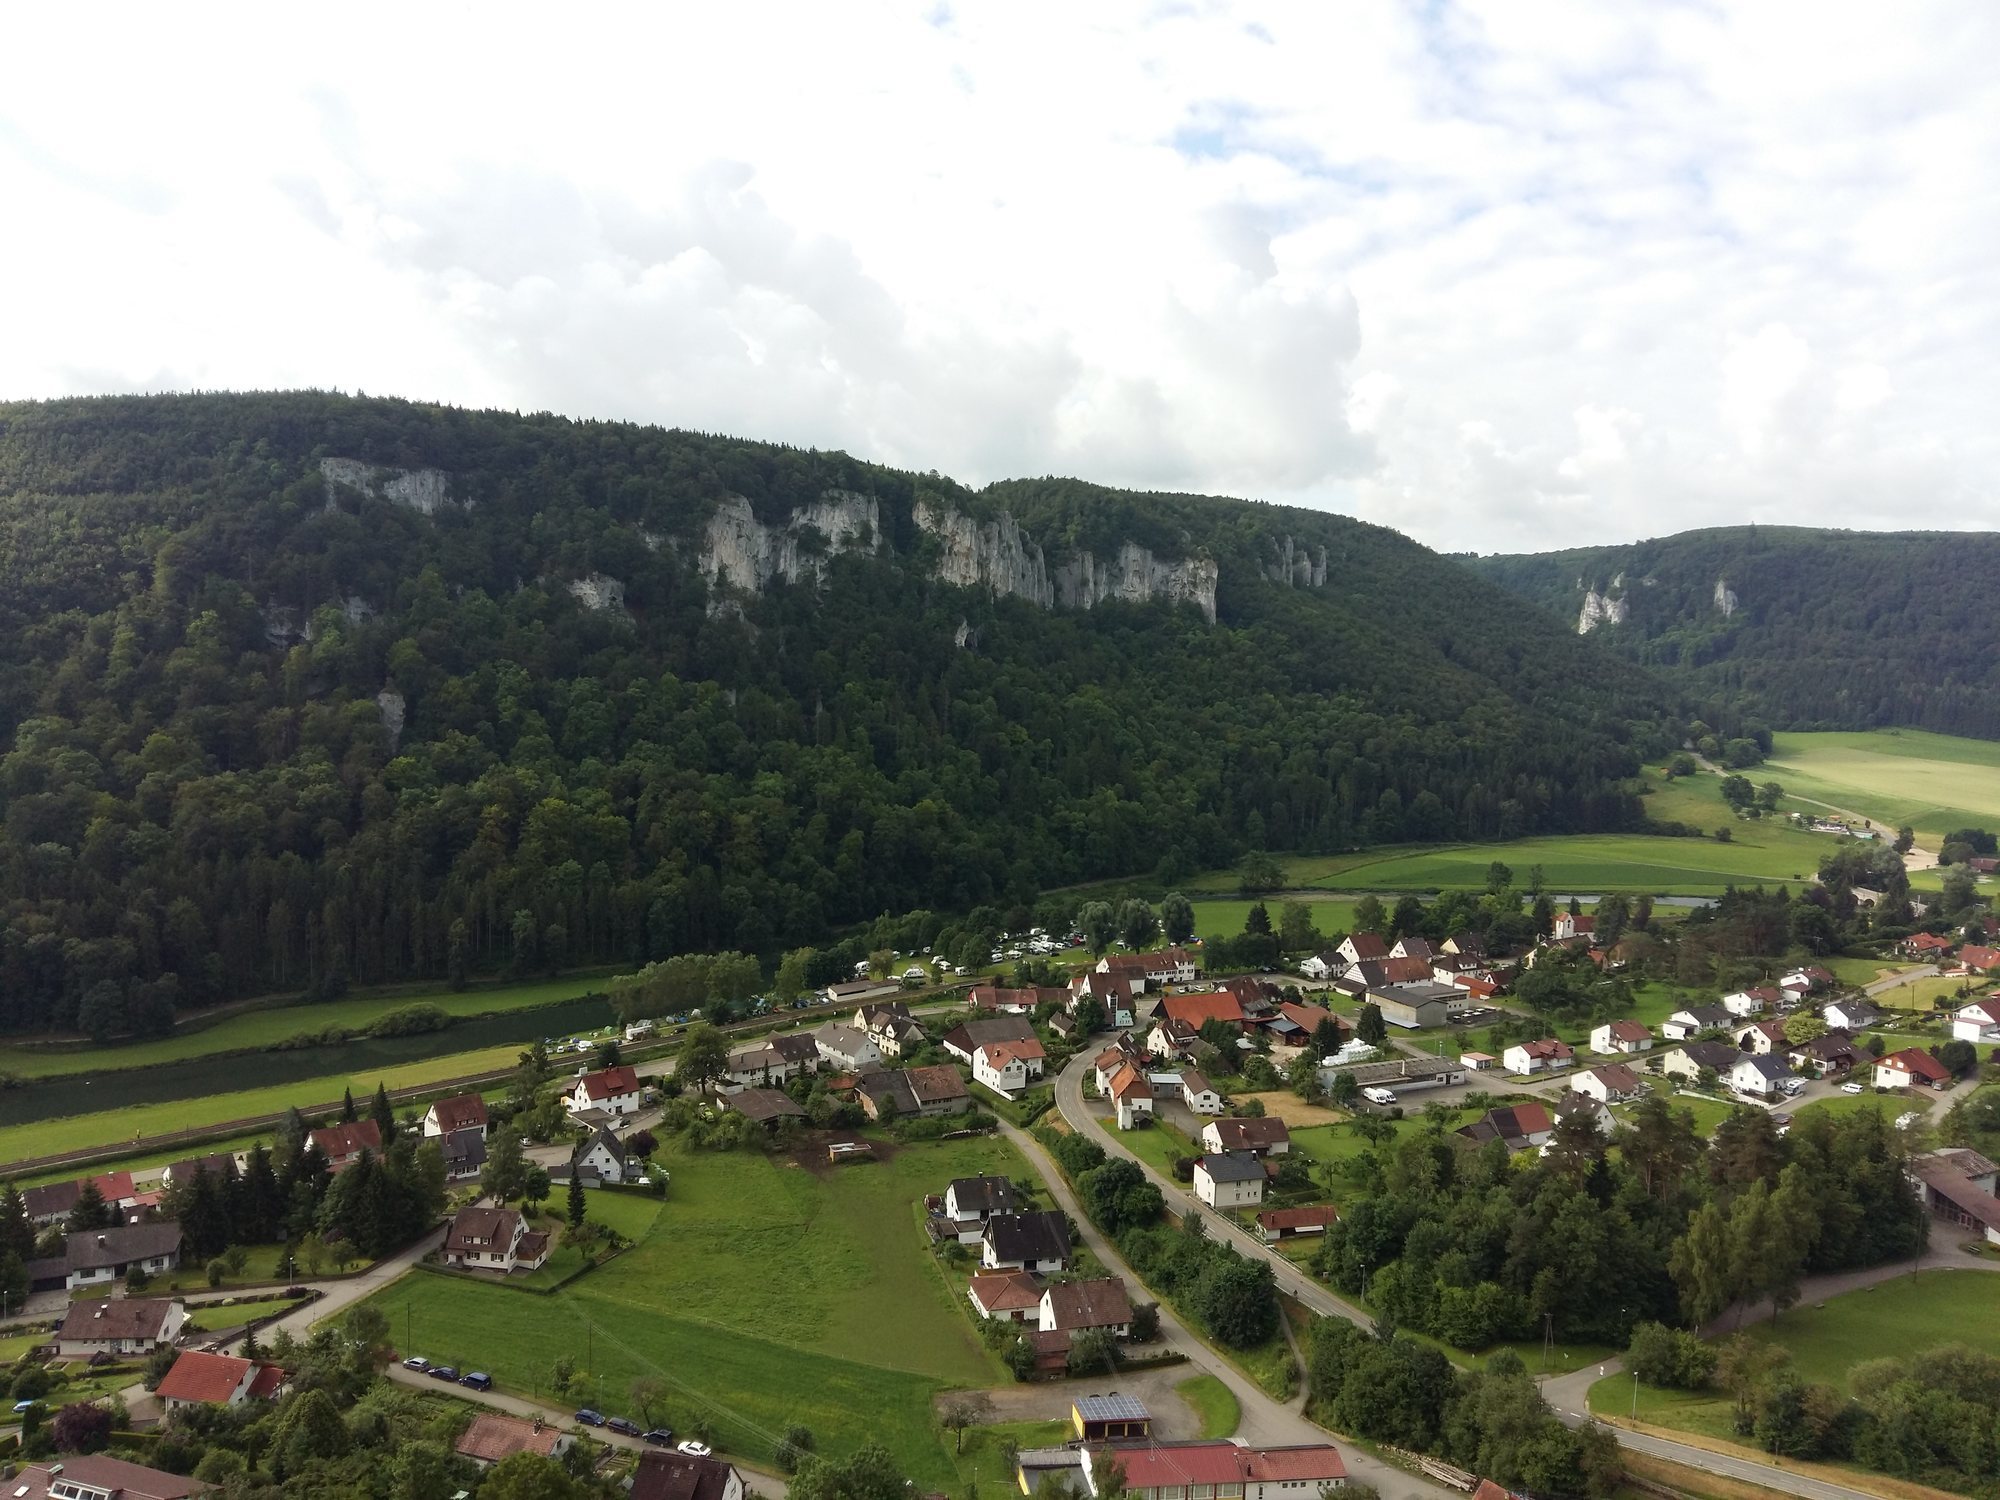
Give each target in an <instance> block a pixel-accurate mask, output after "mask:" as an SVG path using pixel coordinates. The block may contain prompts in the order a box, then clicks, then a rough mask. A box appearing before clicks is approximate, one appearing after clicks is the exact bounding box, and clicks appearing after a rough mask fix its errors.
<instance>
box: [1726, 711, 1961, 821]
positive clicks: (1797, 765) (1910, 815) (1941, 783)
mask: <svg viewBox="0 0 2000 1500" xmlns="http://www.w3.org/2000/svg"><path fill="white" fill-rule="evenodd" d="M1767 771H1768V772H1769V774H1770V778H1771V779H1774V780H1776V781H1778V782H1780V783H1781V784H1782V785H1783V786H1784V788H1785V791H1786V792H1787V794H1789V795H1793V796H1798V797H1810V798H1815V799H1817V800H1819V801H1821V802H1826V803H1831V804H1832V805H1834V806H1836V807H1845V808H1848V809H1851V810H1852V811H1854V812H1857V813H1859V814H1861V815H1862V816H1863V817H1865V818H1872V819H1873V820H1874V821H1876V822H1877V823H1880V824H1886V825H1887V826H1888V827H1889V828H1890V829H1891V830H1893V829H1895V828H1897V827H1899V826H1901V825H1903V824H1905V823H1907V824H1908V825H1909V826H1910V827H1912V828H1914V829H1916V830H1917V831H1918V832H1919V833H1928V834H1930V835H1932V836H1933V837H1936V836H1938V835H1941V834H1944V833H1947V832H1949V831H1950V830H1951V829H1953V828H1960V827H1965V826H1967V825H1970V826H1974V827H1992V826H1995V825H1996V824H2000V745H1996V744H1991V743H1988V742H1987V741H1985V740H1971V739H1961V738H1959V737H1957V736H1954V735H1946V734H1930V733H1927V732H1925V731H1923V730H1917V729H1900V730H1894V729H1890V730H1876V731H1871V732H1865V733H1825V734H1781V735H1778V736H1776V738H1775V739H1774V740H1773V742H1772V750H1771V758H1770V760H1769V762H1767V763H1766V764H1765V765H1763V766H1759V767H1757V769H1756V772H1755V775H1756V776H1758V777H1762V776H1763V775H1764V774H1765V773H1766V772H1767Z"/></svg>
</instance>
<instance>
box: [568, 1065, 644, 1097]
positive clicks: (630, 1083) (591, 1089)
mask: <svg viewBox="0 0 2000 1500" xmlns="http://www.w3.org/2000/svg"><path fill="white" fill-rule="evenodd" d="M576 1082H577V1086H578V1087H579V1088H581V1089H582V1090H583V1097H584V1098H586V1099H614V1098H616V1097H617V1096H618V1095H620V1094H636V1093H638V1092H639V1075H638V1074H637V1073H636V1072H634V1071H633V1070H632V1068H631V1067H629V1066H627V1065H625V1064H620V1065H619V1066H618V1067H615V1068H600V1069H599V1070H598V1071H597V1072H595V1073H586V1074H584V1075H583V1077H581V1078H579V1079H577V1081H576Z"/></svg>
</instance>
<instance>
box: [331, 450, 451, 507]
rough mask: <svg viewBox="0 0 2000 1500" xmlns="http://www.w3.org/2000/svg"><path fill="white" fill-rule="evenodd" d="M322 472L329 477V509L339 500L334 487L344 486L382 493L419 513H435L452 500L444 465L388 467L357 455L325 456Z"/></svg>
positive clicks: (382, 495)
mask: <svg viewBox="0 0 2000 1500" xmlns="http://www.w3.org/2000/svg"><path fill="white" fill-rule="evenodd" d="M319 472H320V477H321V478H323V479H324V480H325V481H326V506H327V509H328V510H331V509H333V507H334V505H335V504H336V502H337V497H336V495H335V493H334V492H335V490H336V489H339V488H343V487H344V488H346V489H350V490H359V491H360V492H361V493H362V494H364V495H375V496H379V497H380V498H381V499H384V500H387V501H390V502H391V503H392V504H396V505H401V506H403V507H405V508H406V509H409V510H413V511H416V512H417V513H418V514H419V515H426V516H434V515H436V514H437V513H438V512H439V511H440V510H442V509H443V508H444V507H445V506H447V505H449V504H451V503H452V501H451V492H450V483H449V480H448V477H447V476H446V474H445V472H444V470H442V469H387V468H382V467H380V466H378V465H376V464H366V463H363V462H362V461H361V460H360V459H358V458H323V459H321V460H320V461H319Z"/></svg>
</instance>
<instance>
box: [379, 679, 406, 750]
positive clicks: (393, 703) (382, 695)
mask: <svg viewBox="0 0 2000 1500" xmlns="http://www.w3.org/2000/svg"><path fill="white" fill-rule="evenodd" d="M375 706H376V707H377V708H379V709H381V710H382V727H383V728H384V729H386V730H387V731H388V732H389V753H390V754H392V755H393V754H395V752H396V747H397V746H398V745H400V744H402V743H403V695H402V694H401V693H399V692H397V691H396V690H395V689H394V688H386V687H385V688H383V689H382V691H381V692H379V693H377V694H376V695H375Z"/></svg>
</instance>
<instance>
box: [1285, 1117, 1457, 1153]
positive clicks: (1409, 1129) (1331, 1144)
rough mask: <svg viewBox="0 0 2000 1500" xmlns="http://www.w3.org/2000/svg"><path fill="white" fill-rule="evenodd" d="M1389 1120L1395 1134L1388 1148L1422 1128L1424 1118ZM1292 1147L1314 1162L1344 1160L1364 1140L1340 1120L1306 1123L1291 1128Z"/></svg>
mask: <svg viewBox="0 0 2000 1500" xmlns="http://www.w3.org/2000/svg"><path fill="white" fill-rule="evenodd" d="M1391 1123H1392V1124H1394V1125H1395V1127H1396V1138H1395V1140H1394V1141H1393V1142H1391V1143H1390V1144H1389V1146H1388V1148H1387V1149H1388V1150H1390V1151H1393V1150H1394V1149H1395V1147H1396V1146H1397V1145H1398V1144H1400V1143H1401V1142H1402V1141H1404V1140H1405V1139H1407V1138H1408V1137H1409V1136H1412V1135H1414V1134H1416V1133H1417V1132H1418V1131H1420V1130H1422V1129H1423V1128H1424V1122H1423V1121H1422V1120H1421V1119H1420V1118H1417V1117H1415V1116H1405V1117H1404V1118H1403V1119H1400V1120H1395V1121H1392V1122H1391ZM1292 1150H1293V1151H1294V1152H1296V1153H1297V1154H1299V1155H1301V1156H1310V1157H1311V1158H1312V1159H1313V1160H1314V1161H1316V1162H1344V1161H1350V1160H1352V1159H1353V1158H1355V1157H1357V1156H1360V1155H1362V1154H1363V1153H1364V1152H1366V1151H1367V1150H1368V1142H1367V1141H1366V1140H1364V1139H1363V1138H1362V1137H1361V1136H1359V1135H1357V1134H1355V1132H1354V1130H1353V1129H1352V1127H1350V1126H1349V1125H1347V1124H1346V1123H1345V1122H1344V1121H1343V1122H1341V1123H1339V1124H1330V1125H1308V1126H1307V1127H1306V1128H1305V1129H1303V1130H1294V1131H1293V1132H1292Z"/></svg>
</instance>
